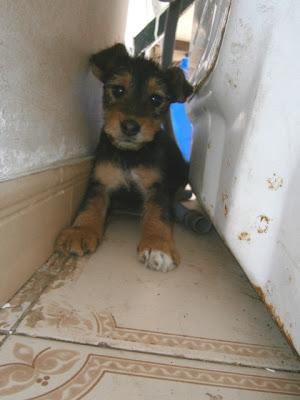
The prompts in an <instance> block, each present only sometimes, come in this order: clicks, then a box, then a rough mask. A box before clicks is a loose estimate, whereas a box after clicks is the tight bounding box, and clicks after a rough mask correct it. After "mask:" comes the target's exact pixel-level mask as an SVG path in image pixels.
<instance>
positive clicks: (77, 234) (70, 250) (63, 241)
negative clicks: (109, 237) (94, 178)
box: [55, 188, 108, 256]
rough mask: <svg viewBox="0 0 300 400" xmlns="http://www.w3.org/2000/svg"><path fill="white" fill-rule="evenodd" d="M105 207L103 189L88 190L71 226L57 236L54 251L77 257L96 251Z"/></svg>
mask: <svg viewBox="0 0 300 400" xmlns="http://www.w3.org/2000/svg"><path fill="white" fill-rule="evenodd" d="M94 189H95V188H94ZM107 207H108V195H107V193H106V192H105V191H104V190H103V189H102V190H101V189H98V190H90V193H89V192H88V195H87V198H86V200H85V201H84V203H83V207H82V211H81V212H80V213H79V214H78V216H77V218H76V219H75V221H74V223H73V225H72V226H71V227H70V228H66V229H64V230H63V231H62V232H61V234H60V235H59V236H58V238H57V240H56V244H55V250H56V251H58V252H61V253H63V254H74V255H77V256H83V255H84V254H89V253H93V252H94V251H96V249H97V247H98V245H99V243H100V241H101V240H102V237H103V233H104V224H105V218H106V212H107Z"/></svg>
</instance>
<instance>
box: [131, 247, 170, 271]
mask: <svg viewBox="0 0 300 400" xmlns="http://www.w3.org/2000/svg"><path fill="white" fill-rule="evenodd" d="M139 260H140V261H141V262H142V263H144V264H145V265H146V267H147V268H150V269H154V270H156V271H161V272H168V271H171V270H172V269H174V268H176V264H175V262H174V261H173V260H172V258H171V257H170V256H169V255H168V254H166V253H164V252H163V251H160V250H153V249H147V250H144V251H143V252H142V253H140V254H139Z"/></svg>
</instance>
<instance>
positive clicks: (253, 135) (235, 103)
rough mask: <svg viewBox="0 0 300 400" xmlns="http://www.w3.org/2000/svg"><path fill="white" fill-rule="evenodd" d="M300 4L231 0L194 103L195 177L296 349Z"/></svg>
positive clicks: (299, 311)
mask: <svg viewBox="0 0 300 400" xmlns="http://www.w3.org/2000/svg"><path fill="white" fill-rule="evenodd" d="M299 37H300V3H299V2H298V1H297V0H286V1H284V2H283V1H280V0H278V1H275V0H273V1H270V0H265V1H262V0H251V1H243V0H234V1H233V2H232V6H231V11H230V15H229V19H228V24H227V27H226V32H225V36H224V40H223V44H222V47H221V51H220V54H219V59H218V63H217V65H216V68H215V70H214V71H213V74H212V77H211V79H210V81H209V82H208V84H207V85H206V86H205V87H204V88H203V89H202V91H201V92H200V94H198V95H197V96H195V97H194V98H193V100H192V101H191V103H190V104H189V114H190V117H191V119H192V121H193V124H194V132H195V133H194V144H193V150H192V165H191V181H192V185H193V188H194V190H195V192H196V194H197V195H198V197H199V198H200V199H201V201H202V203H203V205H204V207H205V209H206V211H207V212H208V213H209V215H210V217H211V219H212V221H213V223H214V224H215V226H216V227H217V229H218V231H219V232H220V234H221V235H222V236H223V238H224V239H225V241H226V243H227V244H228V246H229V247H230V249H231V251H232V252H233V254H234V255H235V256H236V258H237V259H238V261H239V262H240V264H241V266H242V268H243V269H244V271H245V272H246V274H247V275H248V277H249V279H250V280H251V282H252V283H253V284H254V285H256V286H258V287H259V288H261V289H262V291H263V293H264V295H265V299H266V302H267V303H268V304H269V305H271V306H272V309H273V313H274V314H275V315H276V316H277V317H278V318H279V320H280V321H281V322H282V323H283V325H284V329H285V331H286V333H287V334H288V335H289V336H290V337H291V339H292V341H293V343H294V345H295V347H296V348H297V349H298V351H299V350H300V267H299V261H300V246H299V244H300V219H299V215H298V204H299V201H298V199H299V196H300V189H299V184H298V182H299V179H300V172H299V164H300V135H299V131H300V130H299V128H300V112H299V103H300V95H299V93H300V58H299V54H300V51H299V50H300V46H299V41H298V39H297V38H299Z"/></svg>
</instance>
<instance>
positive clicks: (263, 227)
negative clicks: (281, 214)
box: [256, 215, 270, 233]
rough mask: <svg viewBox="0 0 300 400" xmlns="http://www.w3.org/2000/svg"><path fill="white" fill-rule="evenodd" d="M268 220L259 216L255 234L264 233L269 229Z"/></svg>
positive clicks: (264, 216) (263, 216)
mask: <svg viewBox="0 0 300 400" xmlns="http://www.w3.org/2000/svg"><path fill="white" fill-rule="evenodd" d="M269 223H270V218H269V217H267V216H266V215H259V216H258V217H257V223H256V226H257V232H258V233H266V232H267V231H268V229H269Z"/></svg>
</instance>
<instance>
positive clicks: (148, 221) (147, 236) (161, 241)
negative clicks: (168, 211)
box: [138, 202, 180, 265]
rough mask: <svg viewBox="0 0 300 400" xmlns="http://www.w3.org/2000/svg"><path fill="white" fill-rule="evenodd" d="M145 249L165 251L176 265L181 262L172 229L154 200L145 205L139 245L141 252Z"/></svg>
mask: <svg viewBox="0 0 300 400" xmlns="http://www.w3.org/2000/svg"><path fill="white" fill-rule="evenodd" d="M145 250H160V251H163V252H164V253H166V254H168V255H169V256H170V257H171V258H172V259H173V261H174V263H175V264H176V265H178V264H179V263H180V256H179V254H178V252H177V250H176V248H175V243H174V241H173V237H172V229H171V227H170V226H169V225H168V224H166V223H165V222H164V221H163V220H162V219H161V208H160V207H159V206H158V205H157V204H155V203H152V202H148V203H146V205H145V212H144V217H143V223H142V238H141V241H140V244H139V245H138V252H139V253H140V254H141V253H143V252H144V251H145Z"/></svg>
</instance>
